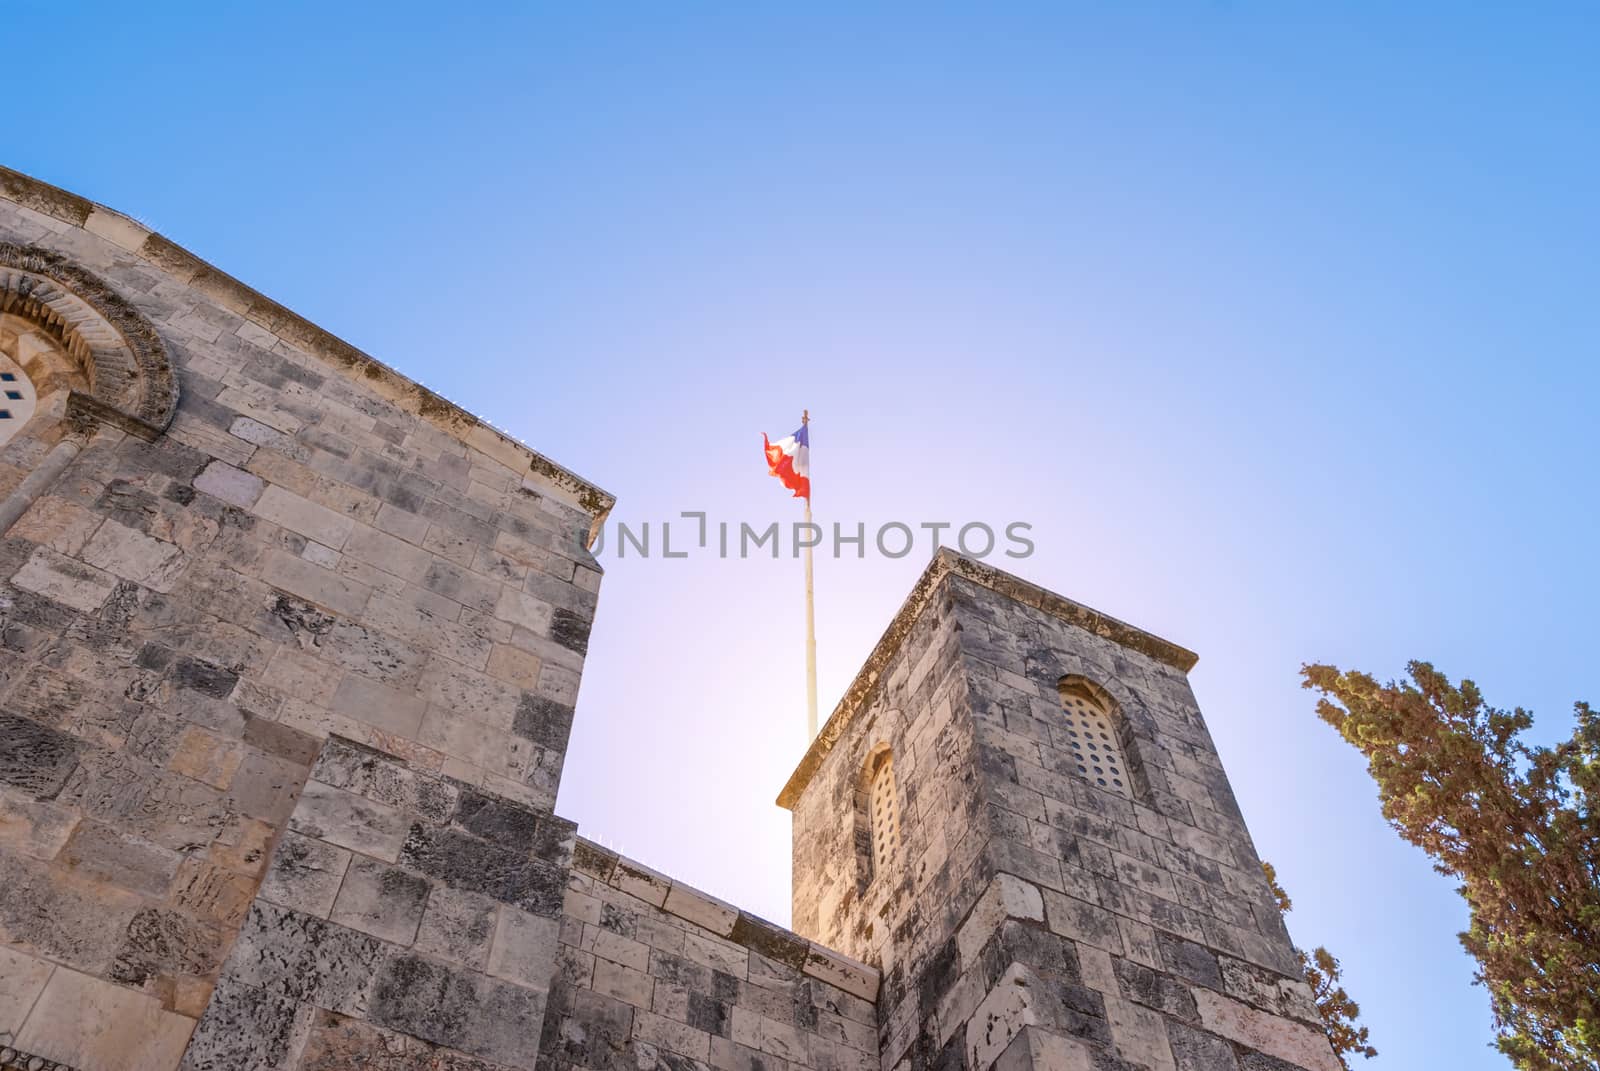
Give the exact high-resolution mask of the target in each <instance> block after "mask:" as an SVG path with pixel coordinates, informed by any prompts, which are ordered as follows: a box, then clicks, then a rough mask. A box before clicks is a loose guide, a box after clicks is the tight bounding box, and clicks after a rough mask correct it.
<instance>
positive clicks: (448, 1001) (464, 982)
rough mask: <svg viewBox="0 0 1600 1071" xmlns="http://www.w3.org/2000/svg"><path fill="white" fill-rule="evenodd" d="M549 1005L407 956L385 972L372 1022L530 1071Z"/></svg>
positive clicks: (535, 994) (529, 992)
mask: <svg viewBox="0 0 1600 1071" xmlns="http://www.w3.org/2000/svg"><path fill="white" fill-rule="evenodd" d="M544 1006H545V994H544V992H542V991H541V990H537V989H526V988H523V987H522V986H518V985H513V984H511V983H509V982H502V981H498V980H496V979H493V978H488V977H485V976H484V975H479V974H473V973H470V972H464V971H461V970H456V969H451V968H449V967H446V966H444V965H443V964H439V963H434V962H432V961H430V960H426V959H423V958H422V957H420V956H414V955H402V956H397V957H394V958H393V959H391V960H390V961H389V962H388V963H386V964H385V966H384V969H383V970H382V971H381V972H380V974H379V976H378V978H377V980H376V983H375V985H374V987H373V993H372V1005H371V1013H370V1016H369V1021H371V1022H373V1023H375V1024H377V1025H378V1026H385V1027H390V1028H392V1029H395V1030H398V1031H402V1032H404V1033H407V1034H410V1035H412V1036H414V1037H419V1038H422V1039H423V1040H425V1041H431V1042H433V1043H435V1044H437V1045H445V1046H448V1047H450V1048H452V1049H460V1050H462V1051H464V1052H468V1053H471V1054H472V1055H474V1056H482V1057H485V1058H487V1059H490V1060H495V1061H498V1062H500V1063H505V1064H509V1065H510V1066H512V1067H517V1068H526V1069H529V1071H531V1069H532V1068H533V1066H534V1062H535V1060H536V1058H537V1055H538V1046H539V1035H540V1030H541V1027H542V1025H543V1020H544Z"/></svg>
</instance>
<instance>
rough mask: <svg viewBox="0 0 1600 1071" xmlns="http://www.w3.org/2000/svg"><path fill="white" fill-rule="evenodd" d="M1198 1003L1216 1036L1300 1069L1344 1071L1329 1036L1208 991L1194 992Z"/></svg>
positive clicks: (1207, 1027) (1206, 1024) (1202, 1022)
mask: <svg viewBox="0 0 1600 1071" xmlns="http://www.w3.org/2000/svg"><path fill="white" fill-rule="evenodd" d="M1194 1000H1195V1007H1196V1009H1197V1010H1198V1012H1199V1015H1200V1023H1201V1025H1202V1026H1204V1027H1205V1028H1206V1029H1207V1030H1210V1031H1212V1032H1213V1033H1217V1034H1221V1035H1222V1036H1223V1037H1225V1038H1231V1039H1232V1040H1234V1041H1237V1042H1239V1043H1240V1044H1241V1045H1246V1046H1248V1047H1250V1048H1252V1049H1255V1050H1257V1051H1259V1052H1264V1053H1266V1054H1267V1055H1269V1056H1276V1057H1277V1058H1278V1059H1280V1060H1286V1061H1288V1062H1289V1063H1291V1064H1294V1065H1295V1066H1297V1067H1304V1068H1309V1069H1311V1071H1340V1068H1341V1065H1340V1063H1339V1060H1338V1057H1336V1056H1334V1054H1333V1048H1332V1046H1330V1045H1329V1044H1328V1038H1327V1035H1325V1034H1324V1033H1322V1032H1321V1031H1320V1030H1316V1029H1313V1028H1312V1027H1309V1026H1307V1025H1305V1024H1304V1023H1298V1022H1295V1021H1294V1020H1292V1019H1285V1018H1283V1017H1281V1016H1277V1015H1272V1014H1270V1013H1267V1012H1263V1011H1258V1010H1256V1009H1255V1008H1252V1007H1250V1006H1249V1005H1248V1004H1241V1003H1239V1002H1238V1001H1236V1000H1233V999H1231V998H1229V997H1225V996H1223V995H1222V994H1221V993H1213V992H1211V991H1210V990H1208V989H1196V990H1194Z"/></svg>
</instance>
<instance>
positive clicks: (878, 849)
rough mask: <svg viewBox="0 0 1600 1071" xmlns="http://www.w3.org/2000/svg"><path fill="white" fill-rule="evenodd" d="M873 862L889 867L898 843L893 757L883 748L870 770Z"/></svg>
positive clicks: (879, 867) (880, 869) (882, 868)
mask: <svg viewBox="0 0 1600 1071" xmlns="http://www.w3.org/2000/svg"><path fill="white" fill-rule="evenodd" d="M871 807H872V865H873V868H874V869H876V870H877V871H878V872H879V873H883V872H885V871H887V870H888V869H889V863H890V861H891V860H892V859H893V858H894V849H895V846H896V845H898V844H899V843H900V807H899V804H898V803H897V802H896V797H895V791H894V757H893V756H892V755H890V754H889V752H887V751H885V752H884V753H883V754H882V755H881V756H880V757H879V759H878V768H877V769H876V770H874V771H873V773H872V792H871Z"/></svg>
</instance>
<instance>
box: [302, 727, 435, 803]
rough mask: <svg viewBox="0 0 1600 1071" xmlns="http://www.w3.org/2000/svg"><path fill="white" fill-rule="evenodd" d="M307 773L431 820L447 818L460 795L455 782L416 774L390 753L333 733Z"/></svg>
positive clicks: (334, 785)
mask: <svg viewBox="0 0 1600 1071" xmlns="http://www.w3.org/2000/svg"><path fill="white" fill-rule="evenodd" d="M311 776H312V777H314V778H316V779H317V780H318V781H320V782H322V783H323V784H326V785H332V786H333V787H335V788H342V789H345V790H346V791H349V792H354V793H355V794H356V795H358V796H361V797H363V798H365V799H369V800H373V801H374V802H377V803H382V804H385V805H387V806H389V807H394V808H397V809H398V810H401V811H404V812H406V813H409V814H415V815H418V816H420V817H422V818H427V819H431V820H433V821H435V822H443V821H445V820H446V819H448V818H450V816H451V815H452V813H454V812H455V810H456V804H457V800H458V798H459V796H460V791H459V789H457V788H456V786H454V785H451V784H450V783H449V782H447V781H444V780H442V779H441V778H438V777H430V776H422V775H419V774H417V773H415V772H414V771H412V770H410V769H409V768H407V767H406V766H405V765H404V764H403V763H401V762H399V761H396V760H395V759H394V758H393V757H392V756H388V755H385V754H384V753H383V752H381V751H377V750H375V749H373V748H368V747H364V746H362V745H361V744H357V743H355V742H354V741H350V740H343V739H339V738H337V737H335V738H330V739H329V741H328V744H327V746H326V747H324V748H323V749H322V752H321V754H320V755H318V756H317V761H316V764H315V765H314V766H313V767H312V770H311Z"/></svg>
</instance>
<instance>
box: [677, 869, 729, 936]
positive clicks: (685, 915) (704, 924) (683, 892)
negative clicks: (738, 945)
mask: <svg viewBox="0 0 1600 1071" xmlns="http://www.w3.org/2000/svg"><path fill="white" fill-rule="evenodd" d="M662 907H663V908H664V909H665V910H667V911H668V912H670V913H671V914H674V915H677V916H678V917H679V918H681V919H686V920H687V921H689V922H692V923H694V924H695V925H696V926H699V927H701V928H702V929H705V930H707V931H709V932H711V933H713V934H716V935H717V936H718V937H726V936H728V935H729V934H730V933H732V932H733V924H734V923H735V922H737V921H738V919H739V909H738V908H736V907H734V906H733V905H732V904H729V903H725V902H723V901H721V900H718V899H717V898H716V897H714V896H708V895H706V894H705V893H703V892H700V891H699V890H698V889H692V888H690V887H689V886H687V885H684V884H683V883H681V882H674V883H673V885H672V888H671V890H670V891H669V892H668V893H667V897H666V900H665V901H663V903H662Z"/></svg>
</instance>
